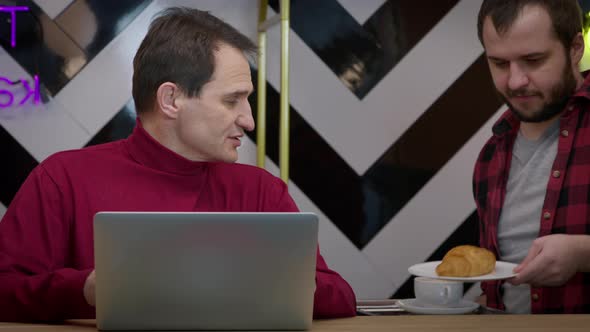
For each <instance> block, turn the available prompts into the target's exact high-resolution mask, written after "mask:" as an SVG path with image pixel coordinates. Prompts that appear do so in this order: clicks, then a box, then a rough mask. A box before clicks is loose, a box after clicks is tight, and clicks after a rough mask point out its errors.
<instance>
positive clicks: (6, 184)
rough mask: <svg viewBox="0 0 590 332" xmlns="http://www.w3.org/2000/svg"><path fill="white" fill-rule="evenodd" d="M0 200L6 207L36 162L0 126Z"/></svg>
mask: <svg viewBox="0 0 590 332" xmlns="http://www.w3.org/2000/svg"><path fill="white" fill-rule="evenodd" d="M0 156H3V158H2V162H1V163H0V202H2V204H4V206H6V207H8V205H9V204H10V202H11V201H12V199H13V198H14V195H16V192H17V191H18V189H19V188H20V186H21V185H22V184H23V182H25V180H26V178H27V176H29V173H30V172H31V171H32V170H33V168H35V166H37V164H38V162H37V160H35V158H33V156H31V155H30V154H29V152H28V151H27V150H26V149H25V148H23V147H22V146H21V145H20V144H19V143H18V142H17V141H16V140H15V139H14V137H12V136H11V135H10V134H9V133H8V132H7V131H6V130H5V129H4V128H3V127H2V126H0Z"/></svg>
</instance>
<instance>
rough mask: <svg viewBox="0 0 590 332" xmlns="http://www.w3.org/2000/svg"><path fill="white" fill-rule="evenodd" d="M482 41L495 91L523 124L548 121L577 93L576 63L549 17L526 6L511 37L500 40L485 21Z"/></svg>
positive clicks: (500, 37) (500, 36) (511, 32)
mask: <svg viewBox="0 0 590 332" xmlns="http://www.w3.org/2000/svg"><path fill="white" fill-rule="evenodd" d="M482 39H483V43H484V46H485V51H486V55H487V59H488V64H489V67H490V72H491V74H492V78H493V80H494V84H495V86H496V89H497V90H498V92H499V93H500V95H501V96H502V98H503V99H504V101H505V102H506V103H507V104H508V105H509V106H510V108H511V109H512V111H513V112H514V113H515V114H516V115H517V117H518V118H519V119H520V120H521V121H523V122H543V121H547V120H549V119H551V118H553V117H554V116H556V115H557V114H559V113H560V112H561V111H562V109H561V107H559V105H561V103H562V101H563V100H564V99H565V98H567V97H569V96H570V95H572V94H573V93H574V92H575V89H576V79H575V77H574V74H573V70H574V68H573V66H572V60H571V58H570V52H569V50H567V51H566V50H565V49H564V47H563V45H562V44H561V42H560V41H559V40H558V39H557V37H556V36H555V33H554V32H553V27H552V22H551V18H550V16H549V14H548V13H547V12H546V11H545V9H544V8H542V7H539V6H525V7H524V8H523V11H522V13H521V14H520V15H519V17H518V18H517V19H516V21H515V22H514V24H513V25H512V26H511V27H510V28H509V30H508V31H506V32H504V33H503V34H501V35H500V34H498V32H497V31H496V29H495V27H494V25H493V23H492V20H491V18H490V17H487V18H486V19H485V21H484V25H483V33H482Z"/></svg>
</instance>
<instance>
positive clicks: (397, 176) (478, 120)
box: [362, 55, 502, 245]
mask: <svg viewBox="0 0 590 332" xmlns="http://www.w3.org/2000/svg"><path fill="white" fill-rule="evenodd" d="M501 105H502V102H501V101H500V99H499V98H498V96H497V95H496V93H495V89H494V87H493V85H492V81H491V78H490V77H489V70H488V67H487V63H486V60H485V57H484V56H483V55H482V56H480V57H479V58H478V59H477V60H476V61H475V62H474V63H473V64H472V65H471V66H470V67H469V68H468V69H467V70H466V71H465V72H464V73H463V75H462V76H461V77H460V78H459V79H458V80H457V81H455V82H454V83H453V85H451V86H450V87H449V89H447V91H446V92H445V93H444V94H443V95H442V96H440V97H439V98H438V100H437V101H436V102H435V103H434V104H433V105H432V106H431V107H430V108H429V109H428V110H426V111H425V112H424V113H423V114H422V115H421V116H420V117H419V118H418V120H416V122H415V123H414V124H413V125H412V126H411V127H410V128H408V129H407V130H406V131H405V132H404V134H403V135H402V136H401V137H400V138H399V139H398V140H397V141H396V142H395V143H394V144H393V145H391V147H390V148H389V149H388V150H387V151H386V152H385V153H384V154H383V155H382V156H381V157H380V158H379V160H378V161H377V162H375V163H374V164H373V165H372V166H371V168H370V169H369V170H368V171H367V172H366V173H365V174H364V175H363V187H364V188H365V190H366V192H367V193H366V203H365V204H366V205H367V208H366V209H365V210H366V211H367V218H366V219H367V224H366V227H365V228H364V229H363V233H362V243H363V245H364V244H366V243H368V241H370V240H371V239H372V238H373V236H374V235H375V234H377V233H378V232H379V230H381V228H382V227H383V226H385V225H386V224H387V223H388V222H389V220H391V218H393V217H394V216H395V215H396V214H397V213H398V212H399V210H400V209H401V208H403V207H404V206H405V205H406V204H407V203H408V202H409V201H410V199H412V198H413V197H414V195H416V194H417V193H418V192H419V191H420V190H421V189H422V188H423V187H424V185H425V184H426V183H427V182H428V181H429V180H430V179H431V178H432V177H433V176H434V175H435V174H436V173H437V172H438V171H439V170H440V169H441V168H442V167H443V166H444V165H445V164H446V163H447V162H448V161H449V160H450V159H451V158H452V157H453V155H455V153H457V151H459V149H461V147H462V146H463V144H465V142H467V141H468V140H469V139H470V138H471V137H472V136H473V135H474V134H475V133H476V132H477V131H478V130H479V129H480V128H481V126H482V125H483V124H484V123H485V122H486V121H487V120H488V119H489V118H490V117H491V116H492V115H493V114H494V113H495V112H496V111H497V110H498V108H499V107H500V106H501ZM392 107H395V104H393V106H392ZM465 176H468V177H470V176H471V174H465Z"/></svg>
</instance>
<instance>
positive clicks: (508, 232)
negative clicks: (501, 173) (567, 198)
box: [498, 121, 559, 314]
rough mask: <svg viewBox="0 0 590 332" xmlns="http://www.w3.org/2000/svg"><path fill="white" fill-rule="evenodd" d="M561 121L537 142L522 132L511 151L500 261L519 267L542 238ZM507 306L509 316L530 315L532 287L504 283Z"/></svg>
mask: <svg viewBox="0 0 590 332" xmlns="http://www.w3.org/2000/svg"><path fill="white" fill-rule="evenodd" d="M558 138H559V121H555V122H554V123H553V124H551V126H550V127H549V128H547V130H546V131H545V133H543V135H542V136H541V137H540V138H539V139H538V140H536V141H530V140H527V139H526V138H525V137H524V136H522V134H521V133H520V132H519V133H518V136H517V138H516V141H515V142H514V147H513V149H512V163H511V165H510V174H509V176H508V183H507V186H506V198H505V200H504V206H503V207H502V211H501V214H500V221H499V224H498V245H499V247H500V248H499V249H500V260H501V261H506V262H512V263H516V264H519V263H520V262H522V261H523V260H524V258H525V257H526V255H527V254H528V251H529V248H530V247H531V245H532V242H533V241H534V240H535V239H536V238H537V236H538V235H539V228H540V226H541V225H540V219H541V212H542V209H543V203H544V201H545V193H546V190H547V183H548V181H549V177H550V176H551V169H552V166H553V162H554V160H555V156H556V155H557V142H558ZM503 288H504V298H503V300H504V304H505V305H506V311H507V312H509V313H519V314H520V313H530V312H531V298H530V286H529V285H519V286H513V285H511V284H509V283H504V285H503Z"/></svg>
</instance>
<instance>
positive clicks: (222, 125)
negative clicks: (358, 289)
mask: <svg viewBox="0 0 590 332" xmlns="http://www.w3.org/2000/svg"><path fill="white" fill-rule="evenodd" d="M255 48H256V47H255V45H254V44H252V42H251V41H250V40H249V39H248V38H246V37H245V36H243V35H242V34H240V33H239V32H238V31H236V30H235V29H233V28H232V27H231V26H229V25H227V24H226V23H224V22H222V21H220V20H219V19H217V18H215V17H214V16H212V15H210V14H208V13H206V12H202V11H198V10H195V9H186V8H169V9H168V10H166V11H164V12H162V13H161V14H160V15H159V16H158V17H157V18H156V19H155V20H154V21H153V22H152V24H151V25H150V29H149V31H148V34H147V35H146V37H145V38H144V40H143V41H142V43H141V45H140V47H139V50H138V51H137V54H136V56H135V59H134V62H133V65H134V75H133V98H134V101H135V104H136V109H137V112H138V121H137V125H136V127H135V129H134V131H133V133H132V134H131V136H130V137H129V138H127V139H125V140H121V141H117V142H113V143H108V144H103V145H98V146H93V147H89V148H85V149H81V150H75V151H66V152H60V153H57V154H54V155H52V156H50V157H49V158H47V159H46V160H45V161H43V162H42V163H41V164H40V165H39V166H38V167H37V168H35V169H34V170H33V171H32V172H31V174H30V175H29V177H28V178H27V180H26V181H25V183H24V184H23V185H22V187H21V188H20V190H19V192H18V193H17V195H16V196H15V197H14V199H13V201H12V202H11V204H10V206H9V207H8V210H7V211H6V214H5V215H4V218H3V219H2V221H1V222H0V321H56V320H63V319H69V318H92V317H94V269H93V267H94V252H93V232H92V220H93V217H94V214H95V213H96V212H98V211H105V210H109V211H247V212H256V211H262V212H295V211H298V209H297V206H296V205H295V203H294V202H293V200H292V199H291V197H290V196H289V193H288V191H287V186H286V185H285V184H284V183H283V182H282V181H281V180H280V179H278V178H276V177H274V176H272V175H271V174H269V173H268V172H266V171H264V170H262V169H259V168H256V167H252V166H247V165H240V164H235V163H234V162H235V161H236V160H237V148H238V147H239V146H240V140H241V138H242V137H243V135H244V131H245V130H253V129H254V120H253V118H252V113H251V109H250V105H249V103H248V99H247V97H248V95H249V94H250V93H251V92H252V90H253V86H252V82H251V77H250V67H249V65H248V61H247V59H246V57H245V54H247V53H250V52H252V51H253V50H255ZM354 314H355V296H354V293H353V291H352V289H351V288H350V286H349V285H348V284H347V283H346V281H345V280H344V279H342V278H341V277H340V276H339V275H338V274H337V273H336V272H334V271H332V270H330V269H329V268H328V267H327V265H326V263H325V261H324V259H323V258H322V257H321V255H319V253H318V259H317V269H316V291H315V302H314V317H316V318H319V317H344V316H353V315H354Z"/></svg>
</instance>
